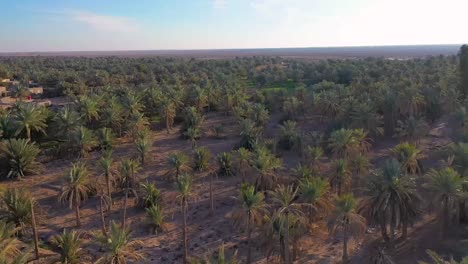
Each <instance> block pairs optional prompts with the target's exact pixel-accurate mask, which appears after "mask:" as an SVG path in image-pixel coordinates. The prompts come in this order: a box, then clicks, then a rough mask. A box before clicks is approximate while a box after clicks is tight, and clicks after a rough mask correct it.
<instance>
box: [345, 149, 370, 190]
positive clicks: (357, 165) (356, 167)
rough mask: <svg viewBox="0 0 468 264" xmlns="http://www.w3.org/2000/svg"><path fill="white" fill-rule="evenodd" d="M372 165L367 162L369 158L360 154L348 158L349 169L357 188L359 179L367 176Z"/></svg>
mask: <svg viewBox="0 0 468 264" xmlns="http://www.w3.org/2000/svg"><path fill="white" fill-rule="evenodd" d="M371 166H372V164H371V163H370V161H369V158H368V157H367V156H366V155H365V154H362V153H359V154H356V155H354V156H353V157H350V160H349V169H350V171H351V173H352V175H353V179H355V181H356V182H355V185H356V186H358V187H359V180H360V177H362V176H365V175H367V173H368V172H369V169H370V168H371Z"/></svg>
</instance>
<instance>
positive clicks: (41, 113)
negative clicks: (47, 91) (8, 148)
mask: <svg viewBox="0 0 468 264" xmlns="http://www.w3.org/2000/svg"><path fill="white" fill-rule="evenodd" d="M46 118H47V113H46V109H45V108H44V107H41V106H38V105H36V104H32V103H24V102H18V103H17V104H16V105H15V107H14V110H13V119H14V123H15V126H16V128H17V130H16V135H19V134H24V135H25V136H26V139H28V140H29V141H31V132H33V131H36V132H41V133H43V134H45V129H46V127H47V124H46Z"/></svg>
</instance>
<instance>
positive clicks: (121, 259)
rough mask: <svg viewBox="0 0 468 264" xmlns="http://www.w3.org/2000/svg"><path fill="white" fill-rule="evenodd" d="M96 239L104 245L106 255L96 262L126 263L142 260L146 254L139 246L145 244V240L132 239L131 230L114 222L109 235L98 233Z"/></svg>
mask: <svg viewBox="0 0 468 264" xmlns="http://www.w3.org/2000/svg"><path fill="white" fill-rule="evenodd" d="M95 237H96V240H97V241H98V242H99V244H100V245H101V246H102V248H103V250H104V255H103V256H102V257H100V258H99V259H98V260H97V261H96V262H95V263H96V264H125V263H127V261H128V260H134V261H137V262H138V261H142V260H144V259H145V257H144V255H143V254H141V253H139V252H138V250H137V247H141V246H143V245H144V244H143V241H141V240H132V239H131V237H130V230H129V229H128V228H126V227H121V226H120V225H119V224H117V223H115V222H112V223H111V225H110V232H109V234H108V235H107V236H105V235H103V234H101V233H96V235H95Z"/></svg>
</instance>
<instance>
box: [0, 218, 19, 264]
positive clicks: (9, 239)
mask: <svg viewBox="0 0 468 264" xmlns="http://www.w3.org/2000/svg"><path fill="white" fill-rule="evenodd" d="M17 232H18V228H17V227H15V224H14V223H11V222H6V221H5V220H1V221H0V263H1V264H6V263H7V261H8V260H11V259H13V258H15V257H17V256H19V255H20V254H21V242H20V240H18V239H17V238H16V233H17Z"/></svg>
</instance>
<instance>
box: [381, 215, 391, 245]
mask: <svg viewBox="0 0 468 264" xmlns="http://www.w3.org/2000/svg"><path fill="white" fill-rule="evenodd" d="M386 219H387V218H386V217H385V212H384V213H381V215H380V221H379V222H380V232H381V233H382V238H383V239H384V241H389V237H388V234H387V221H386Z"/></svg>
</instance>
